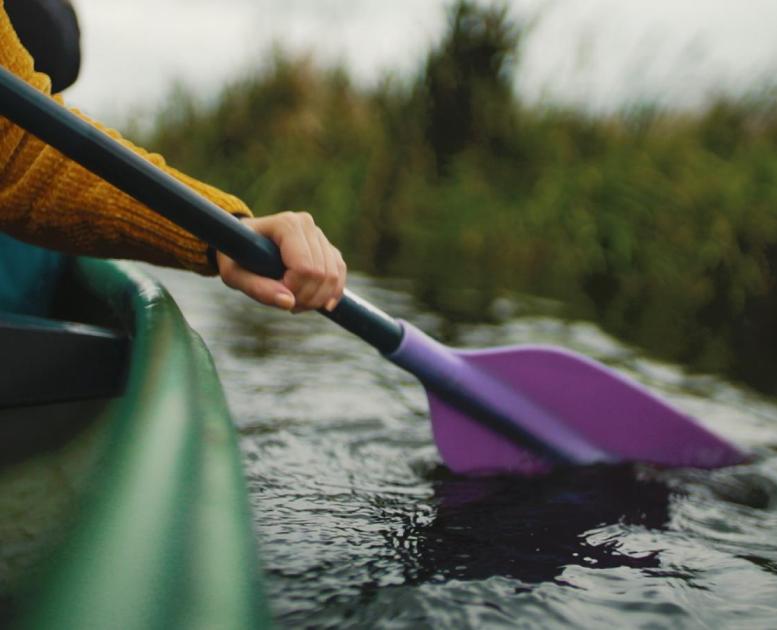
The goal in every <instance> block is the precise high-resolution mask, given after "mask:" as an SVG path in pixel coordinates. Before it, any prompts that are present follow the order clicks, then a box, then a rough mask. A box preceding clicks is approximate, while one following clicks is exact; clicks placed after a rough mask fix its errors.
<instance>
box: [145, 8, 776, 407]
mask: <svg viewBox="0 0 777 630" xmlns="http://www.w3.org/2000/svg"><path fill="white" fill-rule="evenodd" d="M527 30H528V26H527V25H525V24H516V23H514V22H512V21H511V20H510V19H509V17H508V15H507V13H506V11H505V10H503V9H498V8H493V7H490V8H484V7H481V6H477V5H474V4H472V3H471V2H468V1H460V2H458V3H456V4H454V5H453V6H452V7H451V10H450V17H449V28H448V32H447V35H446V36H445V38H444V39H443V40H442V41H441V43H440V44H439V45H438V46H437V47H436V48H435V49H434V50H431V51H430V52H429V54H428V56H427V58H426V61H425V64H424V65H423V68H421V69H420V71H419V73H418V75H417V77H415V78H414V79H413V80H401V79H398V78H396V77H393V78H392V77H387V78H386V79H385V80H384V81H383V82H382V83H380V84H379V85H378V86H377V87H372V88H362V87H358V86H355V85H354V84H353V83H352V82H351V81H350V80H349V77H348V76H347V74H346V73H345V72H344V71H343V70H340V69H334V70H333V69H322V68H319V67H317V66H316V65H315V64H314V63H313V62H312V61H311V60H310V59H299V58H296V59H291V58H288V57H286V56H284V54H283V53H282V52H276V53H275V57H274V59H273V61H272V63H271V64H269V65H266V66H265V68H264V69H263V70H261V71H257V73H256V74H255V75H254V76H250V77H246V78H244V79H243V80H241V81H239V82H236V83H234V84H232V85H231V86H230V87H228V88H227V89H226V90H224V91H223V93H222V94H221V95H220V97H219V98H218V99H217V101H216V102H215V103H212V104H209V105H207V106H203V105H200V104H198V103H197V102H196V101H195V99H193V98H191V97H190V96H189V95H187V94H186V93H185V92H184V91H179V92H178V93H177V94H176V96H175V98H173V99H171V101H170V103H169V105H168V107H167V108H166V109H165V110H164V111H163V112H160V114H159V116H158V118H157V121H156V125H155V127H154V129H153V131H152V132H150V134H148V135H149V137H147V138H145V139H144V141H145V142H146V143H147V144H149V145H151V146H152V147H153V148H155V149H157V150H159V151H160V152H162V153H163V154H164V155H165V156H166V157H167V158H168V160H169V161H170V162H171V163H173V164H174V165H176V166H178V167H180V168H182V169H184V170H186V171H188V172H191V173H192V174H194V175H197V176H199V177H201V178H203V179H205V180H207V181H210V182H212V183H214V184H215V185H218V186H220V187H223V188H225V189H226V190H229V191H230V192H233V193H234V194H236V195H238V196H240V197H241V198H242V199H244V200H245V201H246V202H247V203H248V204H249V205H250V206H252V208H253V210H254V211H255V212H256V213H258V214H263V213H269V212H276V211H279V210H285V209H307V210H309V211H310V212H312V213H313V214H314V215H315V217H316V220H317V222H318V223H319V224H320V225H321V226H322V227H323V229H324V230H325V231H326V233H327V234H328V235H329V236H330V238H331V239H332V240H333V241H334V242H335V243H336V244H337V245H338V246H340V248H341V249H342V250H343V252H344V254H345V255H346V258H347V260H348V261H349V264H350V267H351V268H352V269H358V270H361V271H365V272H368V273H370V274H376V275H392V276H402V277H407V278H410V279H413V282H414V286H415V290H416V294H417V295H418V297H419V298H420V299H422V300H423V301H424V302H425V303H426V304H428V305H429V306H430V307H432V308H434V309H437V310H438V311H441V312H444V313H446V314H448V315H449V316H450V317H451V318H452V319H454V320H457V321H460V320H464V319H477V320H483V319H487V318H489V317H492V316H493V313H494V311H493V309H492V308H491V305H492V304H493V303H494V300H495V299H496V298H497V297H500V296H510V295H513V294H515V293H516V292H525V293H531V294H535V295H540V296H546V297H551V298H555V299H559V300H561V301H563V302H564V303H565V304H566V305H567V306H568V312H569V313H570V314H571V315H572V316H575V317H588V318H592V319H595V320H597V321H598V322H599V323H600V324H601V325H602V326H603V327H604V328H605V329H606V330H608V331H610V332H611V333H613V334H615V335H617V336H619V337H621V338H624V339H627V340H630V341H632V342H634V343H636V344H639V345H641V346H643V347H644V348H646V349H648V350H649V351H650V352H652V353H653V354H655V355H658V356H663V357H666V358H669V359H672V360H675V361H681V362H683V363H684V364H685V365H687V366H689V367H690V368H693V369H698V370H704V371H716V372H722V373H725V374H727V375H729V376H731V377H734V378H736V379H738V380H742V381H745V382H747V383H749V384H751V385H753V386H755V387H757V388H759V389H761V390H764V391H768V392H772V393H774V391H775V382H774V374H775V373H777V335H776V334H775V330H776V329H777V326H776V325H775V324H777V293H775V272H776V270H777V100H775V98H774V97H775V94H773V93H771V92H770V91H769V90H762V91H761V92H760V93H759V94H757V95H753V96H750V97H748V98H745V99H737V100H732V99H729V100H718V101H717V102H714V103H710V105H709V107H708V108H707V109H706V111H702V112H696V113H693V114H689V113H684V114H680V113H676V112H674V113H673V112H668V111H660V110H658V109H657V108H655V107H651V106H650V105H649V104H645V105H642V106H637V107H633V108H631V109H629V110H627V111H622V112H620V113H619V114H617V115H609V116H598V117H597V116H593V115H587V114H584V113H581V112H579V111H573V110H568V109H560V108H555V107H552V106H546V107H537V106H533V107H529V106H526V105H524V104H523V103H522V101H521V97H520V86H518V87H517V88H516V86H514V84H513V77H514V76H515V73H514V72H513V70H514V67H515V65H516V64H518V63H519V62H520V50H521V47H520V45H521V42H522V40H523V38H524V37H525V36H526V34H527ZM386 306H387V308H389V309H390V305H386Z"/></svg>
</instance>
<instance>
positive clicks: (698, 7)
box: [68, 0, 777, 122]
mask: <svg viewBox="0 0 777 630" xmlns="http://www.w3.org/2000/svg"><path fill="white" fill-rule="evenodd" d="M73 2H74V4H75V6H76V9H77V11H78V14H79V17H80V21H81V29H82V44H83V53H84V65H83V67H82V74H81V78H80V79H79V82H78V84H76V86H74V87H73V88H71V90H70V93H69V95H68V101H69V102H70V103H72V104H74V105H77V106H80V107H82V108H84V109H86V110H87V111H88V112H90V113H92V114H94V115H96V116H98V117H102V118H107V119H108V121H109V122H120V121H121V120H122V118H123V117H124V116H126V115H127V113H128V112H137V111H140V110H145V111H153V110H154V109H155V108H157V107H158V106H159V104H160V102H161V101H162V99H163V98H164V96H165V95H166V94H167V93H168V91H169V89H170V86H171V84H172V82H174V81H179V82H181V83H183V84H185V85H186V86H188V87H189V88H191V89H192V90H193V91H194V92H195V93H197V94H200V95H203V96H207V95H209V94H212V93H214V91H216V90H217V89H218V87H219V86H220V85H223V84H224V82H226V81H228V80H229V79H231V78H232V77H235V76H237V75H239V74H240V73H241V72H245V71H246V69H247V68H250V67H252V66H256V65H257V64H259V63H262V62H263V60H266V59H267V57H268V51H269V50H270V49H271V46H272V45H273V44H279V45H281V46H282V47H284V48H287V49H289V50H292V51H311V53H312V54H313V55H314V57H315V58H316V59H318V60H320V62H321V63H322V64H332V63H335V62H338V61H340V62H343V63H345V64H347V66H348V68H349V69H350V70H351V72H352V74H353V75H354V76H355V77H356V78H357V79H358V80H360V81H364V82H369V81H373V80H375V79H376V78H379V77H381V76H382V75H383V74H384V73H385V72H388V71H393V72H398V73H404V74H407V73H411V72H413V71H415V70H416V69H417V68H418V67H419V64H420V62H421V60H422V58H423V55H424V53H425V51H427V50H428V49H429V48H430V46H432V45H433V44H434V43H435V42H437V41H439V39H440V37H441V36H442V34H443V32H444V30H445V20H446V14H445V7H446V6H448V5H449V4H450V2H447V1H446V0H391V1H387V0H131V1H129V0H73ZM484 3H488V0H484ZM505 4H507V5H508V6H509V8H510V11H511V12H512V13H513V14H514V15H516V16H518V17H530V16H535V15H539V16H540V17H539V21H538V23H537V25H536V27H535V28H534V30H533V32H532V34H531V35H530V37H529V39H528V40H527V43H526V46H525V49H524V57H523V62H522V64H521V66H520V69H519V73H518V75H517V77H516V81H517V84H518V86H519V89H520V92H521V94H522V95H523V96H524V98H526V99H527V100H531V101H539V100H546V101H548V100H550V101H557V102H563V103H572V104H576V105H580V106H584V107H587V108H589V109H593V110H611V109H614V108H618V107H621V106H623V105H625V104H629V103H631V102H634V101H638V100H641V99H649V100H652V101H655V102H658V103H660V104H665V105H671V106H676V107H695V106H698V105H700V104H703V103H704V102H705V100H706V99H708V98H709V96H710V94H712V93H714V92H720V91H729V92H730V91H735V92H736V91H741V90H744V89H747V88H748V87H751V86H753V85H755V84H758V83H761V82H763V81H764V80H772V77H774V76H777V2H776V1H775V0H739V1H738V2H735V1H733V0H704V1H703V2H702V1H700V0H508V1H507V2H505Z"/></svg>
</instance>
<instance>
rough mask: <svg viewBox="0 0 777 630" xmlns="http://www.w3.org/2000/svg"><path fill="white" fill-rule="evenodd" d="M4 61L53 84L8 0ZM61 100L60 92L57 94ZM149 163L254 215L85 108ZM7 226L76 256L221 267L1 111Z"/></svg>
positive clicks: (1, 39) (1, 217)
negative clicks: (18, 29)
mask: <svg viewBox="0 0 777 630" xmlns="http://www.w3.org/2000/svg"><path fill="white" fill-rule="evenodd" d="M0 64H2V65H3V66H5V67H6V68H8V69H9V70H11V71H12V72H13V73H15V74H16V75H17V76H19V77H20V78H22V79H24V80H25V81H27V83H29V84H30V85H32V86H34V87H35V88H36V89H38V90H40V91H41V92H43V93H45V94H48V95H51V82H50V80H49V78H48V76H46V75H45V74H42V73H40V72H35V70H34V66H33V59H32V57H30V55H29V54H28V52H27V51H26V50H25V48H24V47H23V46H22V44H21V42H20V41H19V38H18V37H17V36H16V33H15V31H14V30H13V26H12V25H11V21H10V20H9V18H8V14H7V13H6V11H5V8H4V6H3V2H2V0H0ZM53 98H54V99H55V100H56V101H57V102H59V103H60V104H61V103H62V99H61V97H60V96H54V97H53ZM71 111H73V112H74V113H75V114H77V115H78V116H79V117H80V118H83V119H84V120H87V121H88V122H89V123H91V124H93V125H94V126H95V127H97V128H99V129H101V130H102V131H104V132H105V133H108V134H109V135H110V136H112V137H113V138H116V139H117V140H119V141H120V142H121V143H122V144H124V145H125V146H127V147H129V148H130V149H132V150H133V151H134V152H136V153H138V154H139V155H141V156H143V157H144V158H145V159H147V160H148V161H149V162H151V163H153V164H155V165H156V166H158V167H159V168H161V169H163V170H165V171H166V172H167V173H169V174H170V175H172V176H173V177H175V178H176V179H178V180H180V181H181V182H183V183H184V184H186V185H188V186H190V187H191V188H193V189H194V190H196V191H197V192H199V193H200V194H202V195H203V196H205V197H207V198H208V199H209V200H211V201H212V202H214V203H215V204H216V205H218V206H220V207H221V208H223V209H224V210H225V211H227V212H230V213H231V214H234V215H236V216H251V212H250V211H249V210H248V208H247V207H246V205H245V204H244V203H243V202H242V201H240V200H239V199H238V198H237V197H234V196H232V195H229V194H227V193H224V192H221V191H220V190H218V189H216V188H214V187H212V186H208V185H207V184H203V183H202V182H199V181H197V180H195V179H193V178H191V177H188V176H187V175H184V174H183V173H180V172H179V171H176V170H175V169H173V168H171V167H170V166H168V165H167V164H165V161H164V159H163V158H162V156H160V155H158V154H153V153H148V152H147V151H144V150H143V149H141V148H139V147H136V146H134V145H133V144H132V143H130V142H129V141H127V140H125V139H123V138H121V136H120V135H119V134H118V133H117V132H115V131H112V130H110V129H106V128H105V127H103V126H101V125H100V124H99V123H96V122H95V121H93V120H90V119H89V118H88V117H87V116H85V115H83V114H82V113H81V112H78V111H77V110H71ZM0 231H3V232H6V233H8V234H10V235H11V236H14V237H15V238H18V239H20V240H23V241H27V242H29V243H33V244H36V245H42V246H44V247H49V248H51V249H56V250H58V251H61V252H65V253H69V254H80V255H88V256H98V257H102V258H132V259H135V260H143V261H146V262H150V263H153V264H157V265H164V266H169V267H180V268H184V269H190V270H192V271H196V272H198V273H201V274H204V275H211V274H213V273H215V271H216V270H215V269H214V268H213V265H212V263H211V262H210V261H209V260H208V256H207V247H208V246H207V245H206V244H205V243H204V242H202V241H201V240H199V239H198V238H196V237H195V236H193V235H192V234H190V233H189V232H187V231H185V230H183V229H181V228H179V227H178V226H176V225H174V224H173V223H171V222H170V221H168V220H167V219H164V218H163V217H161V216H159V215H158V214H156V213H154V212H153V211H151V210H150V209H149V208H148V207H147V206H145V205H143V204H141V203H140V202H138V201H135V200H134V199H133V198H132V197H130V196H128V195H126V194H124V193H122V192H121V191H119V190H118V189H116V188H115V187H113V186H112V185H111V184H108V183H107V182H105V181H103V180H102V179H100V178H99V177H97V176H96V175H93V174H92V173H90V172H89V171H87V170H86V169H84V168H83V167H81V166H79V165H78V164H76V163H75V162H73V161H72V160H70V159H68V158H66V157H65V156H63V155H62V154H61V153H59V152H58V151H56V150H55V149H53V148H51V147H49V146H47V145H45V144H44V143H43V142H41V141H40V140H38V139H37V138H35V137H34V136H32V135H30V134H28V133H27V132H25V131H24V130H22V129H20V128H19V127H17V126H15V125H13V124H12V123H10V122H9V121H8V120H7V119H6V118H3V117H0Z"/></svg>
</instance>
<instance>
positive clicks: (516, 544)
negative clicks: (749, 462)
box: [389, 466, 670, 584]
mask: <svg viewBox="0 0 777 630" xmlns="http://www.w3.org/2000/svg"><path fill="white" fill-rule="evenodd" d="M437 477H438V478H437V479H436V480H435V481H434V482H433V486H434V496H435V502H436V504H437V511H436V514H435V516H434V518H433V519H432V520H431V522H430V523H424V524H421V525H418V524H414V523H412V522H408V523H407V525H406V527H404V528H401V529H398V530H396V531H395V532H393V536H392V537H391V539H390V540H389V544H390V545H391V546H392V547H393V548H394V549H395V550H396V552H397V556H398V557H400V558H401V559H402V562H403V564H404V565H405V578H406V580H407V583H409V584H420V583H423V582H427V581H432V582H445V581H449V580H485V579H488V578H490V577H493V576H503V577H508V578H512V579H515V580H519V581H520V582H521V583H527V584H536V583H541V582H546V581H554V580H559V576H560V575H561V573H562V572H563V570H564V569H565V568H566V567H568V566H569V565H580V566H585V567H590V568H600V569H604V568H613V567H630V568H633V569H648V568H657V567H659V566H660V558H659V555H658V554H657V553H656V552H653V551H651V552H647V553H637V554H632V553H628V552H625V551H623V550H622V549H621V546H620V543H619V540H618V538H617V537H608V538H605V539H604V540H601V539H598V538H590V537H589V534H590V533H591V532H593V531H595V530H596V531H602V530H606V529H607V528H608V527H609V526H611V525H618V527H619V528H622V527H627V526H640V527H643V528H646V529H662V528H664V527H665V526H666V524H667V522H668V519H669V496H670V490H669V488H668V487H667V486H666V484H664V483H663V482H661V481H656V480H651V479H647V478H641V477H640V476H639V475H638V474H636V472H635V470H634V469H633V468H632V467H629V466H622V467H590V468H584V469H580V470H566V471H560V472H558V473H556V474H554V475H552V476H550V477H547V478H543V479H538V480H531V481H527V480H523V481H521V480H516V479H515V478H510V477H507V478H487V479H468V478H462V477H454V476H451V475H450V473H447V471H445V469H440V470H439V471H438V473H437ZM561 582H562V583H563V580H561Z"/></svg>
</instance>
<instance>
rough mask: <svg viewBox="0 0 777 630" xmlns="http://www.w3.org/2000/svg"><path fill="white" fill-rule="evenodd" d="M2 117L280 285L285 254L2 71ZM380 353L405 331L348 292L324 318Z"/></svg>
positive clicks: (394, 344) (389, 349)
mask: <svg viewBox="0 0 777 630" xmlns="http://www.w3.org/2000/svg"><path fill="white" fill-rule="evenodd" d="M0 115H2V116H5V117H6V118H8V119H9V120H11V121H12V122H13V123H15V124H17V125H19V126H20V127H22V128H23V129H26V130H27V131H28V132H30V133H31V134H33V135H34V136H37V137H38V138H40V139H41V140H42V141H43V142H45V143H46V144H49V145H51V146H52V147H54V148H55V149H57V150H58V151H60V152H61V153H63V154H64V155H66V156H68V157H69V158H71V159H72V160H74V161H75V162H77V163H79V164H80V165H81V166H83V167H84V168H86V169H88V170H90V171H92V172H93V173H95V174H96V175H99V176H100V177H102V178H103V179H105V180H106V181H107V182H110V183H111V184H113V185H114V186H116V188H118V189H119V190H121V191H123V192H125V193H127V194H128V195H130V196H132V197H134V198H135V199H137V200H138V201H140V202H141V203H143V204H145V205H147V206H148V207H149V208H151V209H152V210H154V211H155V212H157V213H159V214H161V215H162V216H163V217H165V218H167V219H169V220H170V221H172V222H173V223H175V224H177V225H180V226H181V227H183V228H184V229H186V230H188V231H189V232H191V233H192V234H194V235H195V236H197V237H198V238H200V239H202V240H203V241H204V242H206V243H208V244H209V245H211V246H212V247H214V248H215V249H217V250H218V251H221V252H223V253H224V254H226V255H227V256H229V257H230V258H232V259H233V260H236V261H237V262H238V263H239V264H240V265H241V266H243V267H245V268H246V269H248V270H250V271H253V272H254V273H257V274H259V275H262V276H266V277H269V278H275V279H279V278H281V277H282V276H283V273H284V271H285V268H284V266H283V262H282V261H281V255H280V252H279V250H278V247H277V246H276V245H275V243H273V242H272V241H271V240H270V239H268V238H265V237H264V236H261V235H259V234H256V233H255V232H254V231H253V230H251V229H250V228H248V227H247V226H245V225H243V224H242V223H241V222H240V221H238V220H237V219H236V218H235V217H233V216H232V215H230V214H228V213H227V212H224V210H222V209H221V208H219V207H218V206H216V205H215V204H214V203H212V202H211V201H209V200H207V199H205V198H204V197H203V196H201V195H200V194H198V193H196V192H195V191H194V190H192V189H191V188H189V187H188V186H186V185H184V184H182V183H181V182H179V181H178V180H177V179H175V178H174V177H172V176H170V175H168V174H167V173H165V172H164V171H162V170H161V169H159V168H157V167H156V166H154V165H153V164H151V163H150V162H148V161H147V160H145V159H143V158H142V157H140V156H139V155H138V154H136V153H134V152H133V151H131V150H130V149H128V148H127V147H125V146H123V145H122V144H120V143H119V142H117V141H116V140H114V139H113V138H111V137H110V136H108V135H107V134H105V133H103V132H102V131H100V130H99V129H97V128H96V127H94V126H93V125H91V124H89V123H88V122H86V121H84V120H82V119H81V118H79V117H78V116H76V115H75V114H73V113H71V112H70V111H69V110H67V109H66V108H64V107H62V106H61V105H59V104H58V103H57V102H56V101H54V100H53V99H52V98H50V97H48V96H46V95H45V94H43V93H42V92H39V91H38V90H36V89H35V88H33V87H32V86H30V85H28V84H27V83H25V82H24V81H22V80H21V79H19V78H18V77H17V76H16V75H14V74H13V73H11V72H10V71H8V70H7V69H6V68H3V67H0ZM319 312H320V313H321V314H322V315H325V316H326V317H328V318H329V319H331V320H332V321H334V322H336V323H337V324H339V325H340V326H342V327H343V328H345V329H346V330H348V331H349V332H351V333H353V334H355V335H357V336H359V337H361V338H362V339H364V341H366V342H367V343H369V344H370V345H372V346H374V347H375V348H376V349H377V350H379V351H380V352H381V353H384V354H388V353H390V352H392V351H393V350H395V349H396V348H397V347H398V346H399V343H400V341H401V340H402V327H401V325H400V324H399V323H398V322H397V321H396V320H395V319H394V318H392V317H390V316H389V315H387V314H386V313H383V312H382V311H380V310H379V309H377V308H376V307H374V306H372V305H371V304H370V303H368V302H366V301H365V300H362V299H361V298H358V297H357V296H355V295H353V294H352V293H350V292H348V291H346V293H345V295H344V296H343V298H342V300H340V303H339V304H338V305H337V308H335V309H334V311H332V312H331V313H330V312H328V311H325V310H323V309H322V310H320V311H319Z"/></svg>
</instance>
